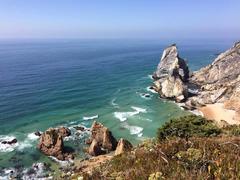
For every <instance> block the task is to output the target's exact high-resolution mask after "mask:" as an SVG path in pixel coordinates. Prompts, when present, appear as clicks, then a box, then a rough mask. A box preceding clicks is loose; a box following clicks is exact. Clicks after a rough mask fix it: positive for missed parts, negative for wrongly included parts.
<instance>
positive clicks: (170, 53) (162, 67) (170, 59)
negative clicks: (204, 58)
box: [153, 44, 189, 101]
mask: <svg viewBox="0 0 240 180" xmlns="http://www.w3.org/2000/svg"><path fill="white" fill-rule="evenodd" d="M153 78H154V80H155V82H154V90H155V91H157V92H158V93H159V94H160V96H161V97H163V98H170V99H174V100H176V101H183V100H184V99H186V98H187V97H188V91H187V86H186V82H187V81H188V78H189V70H188V66H187V63H186V62H185V60H184V59H182V58H180V57H179V55H178V50H177V47H176V45H175V44H174V45H171V46H170V47H168V48H166V49H165V50H164V51H163V55H162V58H161V60H160V63H159V64H158V67H157V70H156V72H155V73H154V74H153Z"/></svg>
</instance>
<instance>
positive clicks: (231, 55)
mask: <svg viewBox="0 0 240 180" xmlns="http://www.w3.org/2000/svg"><path fill="white" fill-rule="evenodd" d="M239 67H240V42H237V43H235V45H234V46H233V47H232V48H230V49H229V50H227V51H225V52H224V53H221V54H220V55H218V57H217V58H216V59H215V60H214V61H213V63H212V64H210V65H208V66H206V67H204V68H202V69H200V70H199V71H196V72H194V73H192V75H191V77H189V70H188V67H187V64H186V63H185V61H184V60H183V59H181V58H179V56H178V52H177V47H176V45H172V46H170V47H168V48H166V49H165V50H164V52H163V55H162V58H161V61H160V63H159V65H158V67H157V71H156V72H155V73H154V75H153V78H154V80H155V82H154V86H153V88H154V90H155V91H157V92H158V93H159V94H160V96H161V97H163V98H170V99H174V100H175V101H177V102H181V101H184V102H185V106H184V108H186V109H190V110H192V109H194V108H198V107H201V106H204V105H206V104H214V103H225V108H228V109H232V110H235V111H236V114H237V117H238V118H239V119H240V103H239V99H240V98H239V94H240V90H239V89H238V88H239V87H240V68H239Z"/></svg>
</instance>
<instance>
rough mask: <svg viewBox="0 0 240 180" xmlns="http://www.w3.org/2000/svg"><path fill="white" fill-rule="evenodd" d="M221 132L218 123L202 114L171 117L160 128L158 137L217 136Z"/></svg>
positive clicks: (162, 138)
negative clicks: (215, 123)
mask: <svg viewBox="0 0 240 180" xmlns="http://www.w3.org/2000/svg"><path fill="white" fill-rule="evenodd" d="M220 133H221V129H219V128H218V127H217V126H216V125H214V124H213V123H212V122H211V121H209V120H206V119H205V118H203V117H201V116H195V115H190V116H183V117H180V118H176V119H171V120H170V122H167V123H165V124H164V125H163V126H162V127H160V128H159V129H158V132H157V138H158V140H159V141H161V140H164V139H166V138H167V137H180V138H188V137H192V136H200V137H208V136H217V135H218V134H220Z"/></svg>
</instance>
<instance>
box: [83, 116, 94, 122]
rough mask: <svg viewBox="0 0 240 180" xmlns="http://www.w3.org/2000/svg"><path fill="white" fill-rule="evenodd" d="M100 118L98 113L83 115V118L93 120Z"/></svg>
mask: <svg viewBox="0 0 240 180" xmlns="http://www.w3.org/2000/svg"><path fill="white" fill-rule="evenodd" d="M97 118H98V115H94V116H84V117H83V120H85V121H86V120H93V119H97Z"/></svg>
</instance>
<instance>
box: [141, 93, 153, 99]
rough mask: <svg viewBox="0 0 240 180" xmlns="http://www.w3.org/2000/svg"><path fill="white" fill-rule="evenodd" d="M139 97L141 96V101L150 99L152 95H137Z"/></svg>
mask: <svg viewBox="0 0 240 180" xmlns="http://www.w3.org/2000/svg"><path fill="white" fill-rule="evenodd" d="M139 95H140V96H141V98H143V99H147V100H149V99H151V97H152V95H150V94H148V93H139Z"/></svg>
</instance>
